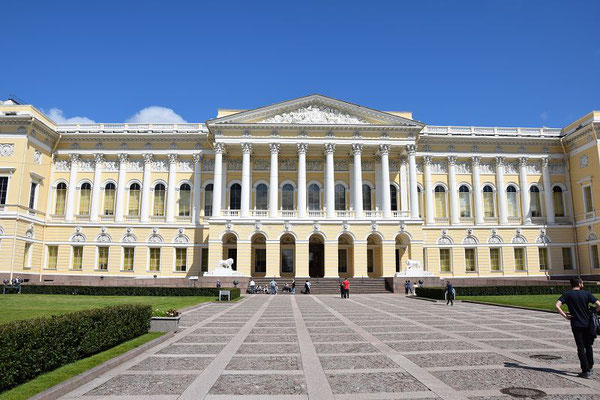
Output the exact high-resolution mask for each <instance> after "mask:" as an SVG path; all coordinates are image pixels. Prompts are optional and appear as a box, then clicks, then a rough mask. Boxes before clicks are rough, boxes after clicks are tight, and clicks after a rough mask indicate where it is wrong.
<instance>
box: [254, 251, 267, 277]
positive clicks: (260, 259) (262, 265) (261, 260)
mask: <svg viewBox="0 0 600 400" xmlns="http://www.w3.org/2000/svg"><path fill="white" fill-rule="evenodd" d="M254 272H258V273H261V272H267V249H254Z"/></svg>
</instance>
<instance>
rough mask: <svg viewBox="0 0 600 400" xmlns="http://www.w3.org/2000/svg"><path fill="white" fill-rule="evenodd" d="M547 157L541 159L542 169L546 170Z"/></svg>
mask: <svg viewBox="0 0 600 400" xmlns="http://www.w3.org/2000/svg"><path fill="white" fill-rule="evenodd" d="M548 161H549V159H548V157H543V158H542V168H548Z"/></svg>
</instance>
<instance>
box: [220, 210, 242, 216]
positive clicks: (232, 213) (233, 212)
mask: <svg viewBox="0 0 600 400" xmlns="http://www.w3.org/2000/svg"><path fill="white" fill-rule="evenodd" d="M221 214H222V215H223V216H224V217H239V216H240V210H222V211H221Z"/></svg>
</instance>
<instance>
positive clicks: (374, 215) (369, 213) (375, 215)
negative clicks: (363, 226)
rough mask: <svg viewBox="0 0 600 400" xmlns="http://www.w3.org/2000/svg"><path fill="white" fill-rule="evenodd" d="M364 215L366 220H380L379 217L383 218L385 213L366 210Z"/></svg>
mask: <svg viewBox="0 0 600 400" xmlns="http://www.w3.org/2000/svg"><path fill="white" fill-rule="evenodd" d="M364 215H365V217H366V218H378V217H381V216H382V215H383V212H381V211H372V210H365V211H364Z"/></svg>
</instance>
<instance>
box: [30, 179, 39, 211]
mask: <svg viewBox="0 0 600 400" xmlns="http://www.w3.org/2000/svg"><path fill="white" fill-rule="evenodd" d="M38 188H39V183H38V182H35V181H32V182H31V186H30V188H29V209H30V210H35V209H36V208H37V192H38Z"/></svg>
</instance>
